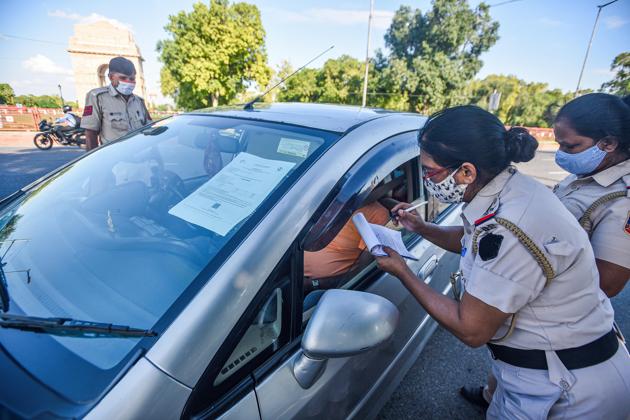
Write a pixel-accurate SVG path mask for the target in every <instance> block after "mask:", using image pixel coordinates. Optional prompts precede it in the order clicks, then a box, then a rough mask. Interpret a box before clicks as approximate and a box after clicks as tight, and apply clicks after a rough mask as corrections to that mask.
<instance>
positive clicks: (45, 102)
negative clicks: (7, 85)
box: [15, 95, 61, 108]
mask: <svg viewBox="0 0 630 420" xmlns="http://www.w3.org/2000/svg"><path fill="white" fill-rule="evenodd" d="M15 103H16V104H21V105H24V106H29V107H31V106H33V107H39V108H61V98H60V97H59V95H39V96H36V95H20V96H16V97H15Z"/></svg>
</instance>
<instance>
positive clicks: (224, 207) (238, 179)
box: [169, 152, 295, 236]
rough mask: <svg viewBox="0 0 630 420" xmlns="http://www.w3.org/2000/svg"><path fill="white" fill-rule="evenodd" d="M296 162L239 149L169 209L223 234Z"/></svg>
mask: <svg viewBox="0 0 630 420" xmlns="http://www.w3.org/2000/svg"><path fill="white" fill-rule="evenodd" d="M293 166H295V163H293V162H284V161H279V160H270V159H263V158H260V157H258V156H254V155H252V154H249V153H244V152H243V153H239V154H238V155H237V156H236V157H235V158H234V159H233V160H232V161H231V162H230V163H228V164H227V165H226V166H225V167H224V168H223V169H221V171H219V172H218V173H217V174H216V175H215V176H213V177H212V178H211V179H209V180H208V181H207V182H206V183H205V184H203V185H202V186H201V187H199V188H197V190H195V192H193V193H192V194H190V195H189V196H188V197H186V198H185V199H183V200H182V201H180V202H179V203H177V204H176V205H175V206H174V207H173V208H171V209H170V210H169V213H170V214H172V215H174V216H177V217H179V218H181V219H183V220H186V221H187V222H190V223H194V224H196V225H198V226H201V227H204V228H206V229H208V230H211V231H213V232H216V233H218V234H219V235H222V236H223V235H225V234H227V233H228V232H229V231H230V230H231V229H232V228H233V227H234V226H236V225H237V224H238V223H239V222H240V221H241V220H243V219H244V218H245V217H247V216H249V215H250V214H252V213H253V212H254V210H256V208H257V207H258V206H259V205H260V203H262V201H263V200H264V199H265V198H266V197H267V196H268V195H269V194H270V193H271V191H272V190H273V189H274V188H275V187H276V186H277V185H278V184H279V183H280V181H282V179H283V178H284V177H285V175H286V174H287V173H288V172H289V171H290V170H291V168H293Z"/></svg>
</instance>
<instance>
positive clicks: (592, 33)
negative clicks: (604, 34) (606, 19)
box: [574, 0, 619, 97]
mask: <svg viewBox="0 0 630 420" xmlns="http://www.w3.org/2000/svg"><path fill="white" fill-rule="evenodd" d="M617 1H619V0H612V1H609V2H608V3H605V4H600V5H599V6H597V16H596V17H595V24H594V25H593V31H592V32H591V38H590V39H589V40H588V47H586V54H585V55H584V62H583V63H582V69H581V70H580V77H578V82H577V87H576V88H575V94H574V97H577V95H578V92H579V91H580V83H582V75H583V74H584V67H586V60H588V53H589V52H590V51H591V44H592V43H593V37H594V36H595V32H596V31H597V23H598V22H599V15H600V13H601V12H602V9H603V8H604V7H606V6H609V5H611V4H613V3H615V2H617Z"/></svg>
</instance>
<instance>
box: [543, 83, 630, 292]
mask: <svg viewBox="0 0 630 420" xmlns="http://www.w3.org/2000/svg"><path fill="white" fill-rule="evenodd" d="M554 133H555V137H556V141H557V142H558V145H559V148H558V152H557V153H556V163H557V164H558V165H559V166H560V167H562V168H563V169H565V170H566V171H567V172H569V173H571V175H569V176H568V177H567V178H565V179H564V180H563V181H562V182H560V183H559V184H558V185H556V187H555V188H554V193H555V194H556V196H557V197H558V198H559V199H560V201H562V203H563V204H564V205H565V207H566V208H567V209H568V210H569V211H570V212H571V213H572V214H573V216H575V218H576V219H578V221H579V223H580V225H581V226H582V227H583V228H584V229H585V230H586V232H587V233H588V235H589V237H590V239H591V245H592V246H593V251H594V252H595V261H596V263H597V268H598V271H599V280H600V286H601V288H602V290H603V291H604V292H605V293H606V294H607V295H608V296H609V297H613V296H616V295H617V294H618V293H619V292H621V290H623V288H624V286H625V285H626V283H627V281H628V280H629V279H630V97H626V98H623V99H622V98H620V97H618V96H615V95H609V94H605V93H591V94H588V95H584V96H581V97H579V98H577V99H574V100H573V101H571V102H569V103H567V104H566V105H565V106H564V107H562V109H560V111H559V112H558V116H557V117H556V121H555V123H554Z"/></svg>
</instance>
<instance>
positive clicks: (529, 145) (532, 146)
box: [505, 127, 538, 162]
mask: <svg viewBox="0 0 630 420" xmlns="http://www.w3.org/2000/svg"><path fill="white" fill-rule="evenodd" d="M537 148H538V140H536V139H535V138H534V137H533V136H532V135H531V134H529V131H527V130H526V129H525V128H523V127H511V128H510V129H509V130H507V131H506V133H505V151H506V155H507V158H508V159H509V160H510V162H527V161H530V160H532V159H533V158H534V155H535V154H536V149H537Z"/></svg>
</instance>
